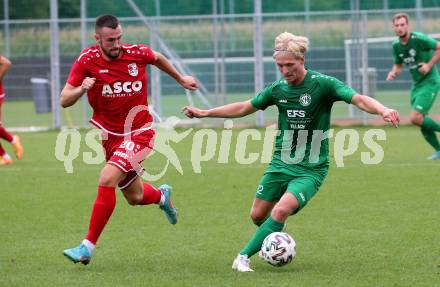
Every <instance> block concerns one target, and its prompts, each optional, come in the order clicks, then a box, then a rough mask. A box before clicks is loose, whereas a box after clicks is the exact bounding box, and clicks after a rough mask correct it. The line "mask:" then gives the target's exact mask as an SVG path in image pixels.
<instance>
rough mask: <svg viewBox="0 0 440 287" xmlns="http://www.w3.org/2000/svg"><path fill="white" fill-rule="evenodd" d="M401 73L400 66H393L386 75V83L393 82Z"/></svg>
mask: <svg viewBox="0 0 440 287" xmlns="http://www.w3.org/2000/svg"><path fill="white" fill-rule="evenodd" d="M401 71H402V65H397V64H394V65H393V67H392V68H391V71H390V72H389V73H388V75H387V81H393V80H394V79H395V78H397V77H398V76H399V75H400V72H401Z"/></svg>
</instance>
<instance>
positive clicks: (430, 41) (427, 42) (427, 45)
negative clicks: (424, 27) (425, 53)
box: [415, 33, 437, 50]
mask: <svg viewBox="0 0 440 287" xmlns="http://www.w3.org/2000/svg"><path fill="white" fill-rule="evenodd" d="M415 34H416V35H417V39H419V40H420V42H421V43H422V46H423V48H424V49H425V50H435V49H436V48H437V40H435V39H434V38H431V37H429V36H428V35H426V34H423V33H415Z"/></svg>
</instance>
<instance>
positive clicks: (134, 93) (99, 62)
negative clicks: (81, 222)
mask: <svg viewBox="0 0 440 287" xmlns="http://www.w3.org/2000/svg"><path fill="white" fill-rule="evenodd" d="M95 40H96V42H97V45H94V46H91V47H89V48H87V49H85V50H83V51H82V52H81V54H80V55H79V57H78V58H77V59H76V61H75V62H74V64H73V66H72V69H71V71H70V75H69V78H68V79H67V83H66V85H65V87H64V88H63V90H62V92H61V100H60V102H61V106H63V107H70V106H72V105H73V104H75V102H76V101H77V100H78V99H79V98H80V97H81V96H82V95H83V94H84V93H85V92H87V96H88V100H89V103H90V105H91V107H92V108H93V116H92V119H91V120H90V122H91V123H92V124H93V125H95V126H96V127H98V128H99V129H101V130H102V132H103V141H102V145H103V147H104V150H105V153H106V165H105V166H104V168H103V169H102V171H101V174H100V177H99V184H98V185H99V186H98V194H97V197H96V200H95V203H94V205H93V209H92V214H91V217H90V224H89V229H88V232H87V235H86V237H85V239H84V240H83V241H82V243H81V244H80V245H79V246H78V247H75V248H71V249H66V250H64V255H65V256H66V257H67V258H69V259H70V260H71V261H73V262H74V263H78V262H81V263H83V264H88V263H89V262H90V259H91V255H92V252H93V250H94V248H95V245H96V242H97V240H98V238H99V236H100V234H101V232H102V230H103V229H104V227H105V225H106V224H107V221H108V220H109V218H110V216H111V214H112V212H113V209H114V207H115V204H116V196H115V189H116V186H119V188H120V189H121V191H122V193H123V195H124V197H125V198H126V200H127V202H128V203H129V204H130V205H148V204H152V203H156V204H158V205H159V207H160V208H161V209H162V210H163V211H164V212H165V215H166V216H167V219H168V221H170V223H171V224H176V222H177V212H176V209H175V208H174V206H173V204H172V203H171V200H170V195H171V187H170V186H168V185H161V186H160V187H159V188H155V187H153V186H152V185H150V184H148V183H145V182H143V181H142V180H141V178H140V177H139V175H140V173H141V172H142V171H143V169H142V167H141V166H140V164H139V163H140V162H142V161H143V160H144V159H145V157H146V155H147V154H148V151H150V150H151V148H152V145H153V136H154V130H153V129H152V126H151V125H152V121H153V118H152V116H151V115H150V113H149V112H148V107H147V73H146V69H147V65H149V64H152V65H155V66H156V67H157V68H159V69H160V70H162V71H164V72H165V73H167V74H168V75H170V76H171V77H173V78H174V79H175V80H176V81H177V82H178V83H179V84H180V85H181V86H182V87H184V88H185V89H189V90H195V89H197V83H196V81H195V79H194V78H193V77H191V76H183V75H181V74H180V73H179V72H178V71H177V70H176V69H175V68H174V67H173V66H172V65H171V63H170V62H169V61H168V60H167V59H166V58H165V57H164V56H163V55H162V54H160V53H158V52H155V51H153V50H152V49H150V48H149V47H148V46H146V45H144V44H135V45H134V44H122V28H121V24H120V22H119V20H118V19H117V18H116V17H115V16H113V15H102V16H99V17H98V18H97V19H96V24H95Z"/></svg>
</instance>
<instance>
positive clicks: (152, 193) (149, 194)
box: [139, 182, 162, 205]
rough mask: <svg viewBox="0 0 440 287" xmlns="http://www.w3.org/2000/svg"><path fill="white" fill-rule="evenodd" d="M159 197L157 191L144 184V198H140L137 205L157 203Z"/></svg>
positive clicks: (159, 194)
mask: <svg viewBox="0 0 440 287" xmlns="http://www.w3.org/2000/svg"><path fill="white" fill-rule="evenodd" d="M161 196H162V193H161V192H160V190H159V189H157V188H155V187H154V186H152V185H149V184H148V183H146V182H144V197H143V198H142V200H141V202H139V205H148V204H152V203H159V201H160V197H161Z"/></svg>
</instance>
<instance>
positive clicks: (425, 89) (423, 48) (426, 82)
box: [387, 13, 440, 160]
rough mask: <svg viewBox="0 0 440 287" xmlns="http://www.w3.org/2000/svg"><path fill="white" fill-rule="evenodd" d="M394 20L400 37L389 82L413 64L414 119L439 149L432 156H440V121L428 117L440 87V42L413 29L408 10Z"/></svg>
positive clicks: (411, 114) (424, 135)
mask: <svg viewBox="0 0 440 287" xmlns="http://www.w3.org/2000/svg"><path fill="white" fill-rule="evenodd" d="M392 21H393V27H394V32H395V33H396V35H397V36H398V37H399V38H398V39H396V40H394V42H393V44H392V45H393V60H394V65H393V68H392V69H391V71H390V72H389V73H388V76H387V81H392V80H394V79H395V78H396V77H397V76H399V74H400V72H401V70H402V64H406V65H407V66H408V67H409V71H410V73H411V76H412V80H413V84H412V88H411V108H412V110H411V113H410V121H411V123H413V124H414V125H417V126H419V127H420V129H421V131H422V134H423V137H424V138H425V140H426V141H427V142H428V143H429V144H430V145H431V146H432V147H433V148H434V150H435V153H434V154H433V155H431V156H430V157H428V159H429V160H433V159H440V143H439V140H438V138H437V135H436V132H440V123H438V122H436V121H435V120H433V119H432V118H430V117H428V116H427V115H428V113H429V110H430V109H431V107H432V105H433V103H434V101H435V98H436V97H437V93H438V91H439V89H440V76H439V74H438V70H437V67H436V66H435V64H436V63H437V62H438V61H439V60H440V42H438V41H436V40H435V39H433V38H431V37H429V36H427V35H425V34H423V33H419V32H410V31H409V26H408V21H409V16H408V14H406V13H397V14H395V15H394V16H393V18H392Z"/></svg>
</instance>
